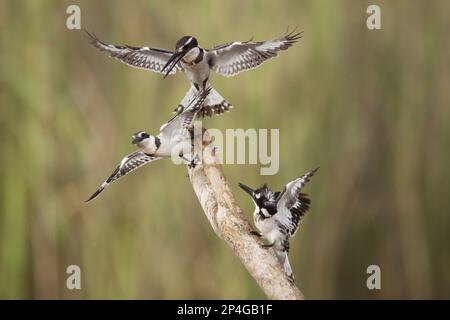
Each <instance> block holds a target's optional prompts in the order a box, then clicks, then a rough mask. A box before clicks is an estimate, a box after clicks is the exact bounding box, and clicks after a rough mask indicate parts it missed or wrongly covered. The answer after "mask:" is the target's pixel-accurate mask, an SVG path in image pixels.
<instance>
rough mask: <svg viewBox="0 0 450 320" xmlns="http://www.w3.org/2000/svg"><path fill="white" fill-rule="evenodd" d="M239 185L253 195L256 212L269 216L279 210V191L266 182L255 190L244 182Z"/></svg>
mask: <svg viewBox="0 0 450 320" xmlns="http://www.w3.org/2000/svg"><path fill="white" fill-rule="evenodd" d="M239 187H241V188H242V189H243V190H244V191H245V192H247V193H248V194H249V195H250V196H251V197H252V200H253V202H254V203H255V207H256V208H255V213H259V214H261V215H263V216H265V217H269V216H271V215H274V214H275V213H276V212H277V198H278V194H279V192H273V191H272V190H271V189H270V188H269V187H268V186H267V185H266V184H264V185H263V186H262V187H260V188H258V189H255V190H253V189H252V188H250V187H248V186H246V185H245V184H243V183H239Z"/></svg>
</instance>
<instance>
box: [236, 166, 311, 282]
mask: <svg viewBox="0 0 450 320" xmlns="http://www.w3.org/2000/svg"><path fill="white" fill-rule="evenodd" d="M317 170H318V168H317V169H315V170H312V171H309V172H307V173H305V174H304V175H302V176H301V177H300V178H298V179H295V180H293V181H291V182H289V183H288V184H287V185H286V186H285V187H284V189H283V191H281V192H274V191H272V190H271V189H270V188H268V187H267V185H263V186H262V187H261V188H259V189H256V190H253V189H251V188H250V187H248V186H246V185H245V184H243V183H239V186H240V187H241V188H242V189H243V190H244V191H245V192H247V193H248V194H249V195H250V196H251V197H252V200H253V202H254V204H255V211H254V213H253V219H254V223H255V226H256V227H257V228H258V230H259V232H260V233H256V234H258V235H259V236H262V237H264V238H265V239H266V240H267V241H268V242H269V244H268V245H265V246H266V247H271V248H273V250H274V252H275V254H276V256H277V258H278V260H279V261H280V263H281V264H282V266H283V268H284V271H285V272H286V274H287V275H288V276H289V277H290V278H291V279H294V274H293V272H292V268H291V265H290V264H289V259H288V253H289V239H290V238H291V237H292V236H294V235H295V233H296V231H297V230H298V227H299V225H300V220H301V218H302V217H303V216H304V215H305V213H306V212H307V211H308V210H309V207H310V205H311V200H310V199H309V198H308V195H306V194H304V193H301V192H300V190H301V189H302V188H303V187H304V186H305V184H306V183H307V182H308V181H309V180H310V178H311V177H312V176H313V175H314V173H316V171H317Z"/></svg>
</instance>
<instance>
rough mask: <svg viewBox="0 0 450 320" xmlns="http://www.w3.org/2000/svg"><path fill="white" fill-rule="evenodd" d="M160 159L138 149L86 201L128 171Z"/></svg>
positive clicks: (121, 162)
mask: <svg viewBox="0 0 450 320" xmlns="http://www.w3.org/2000/svg"><path fill="white" fill-rule="evenodd" d="M159 159H161V158H159V157H155V156H151V155H148V154H146V153H145V152H143V151H136V152H133V153H131V154H129V155H127V156H126V157H125V158H123V159H122V161H120V164H119V166H118V167H117V168H116V169H115V170H114V172H113V173H112V174H111V175H110V176H109V178H108V179H106V180H105V182H103V183H102V184H101V186H100V188H98V189H97V191H95V192H94V194H92V196H90V197H89V199H88V200H86V202H88V201H91V200H92V199H94V198H95V197H97V196H98V195H99V194H100V193H101V192H102V191H103V190H104V189H105V188H106V187H108V186H109V185H110V184H111V183H112V182H114V181H116V180H117V179H119V178H121V177H123V176H124V175H126V174H127V173H130V172H131V171H133V170H136V169H137V168H139V167H141V166H143V165H144V164H147V163H149V162H152V161H155V160H159Z"/></svg>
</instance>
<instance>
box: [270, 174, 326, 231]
mask: <svg viewBox="0 0 450 320" xmlns="http://www.w3.org/2000/svg"><path fill="white" fill-rule="evenodd" d="M318 169H319V168H317V169H314V170H312V171H309V172H307V173H305V174H304V175H302V176H301V177H300V178H298V179H295V180H293V181H291V182H289V183H288V184H287V185H286V187H285V188H284V189H283V191H282V192H281V193H280V195H279V200H278V204H277V211H278V213H277V220H278V223H279V224H280V226H281V227H282V228H283V229H285V230H286V231H287V233H288V234H289V235H291V236H293V235H294V234H295V232H296V231H297V229H298V226H299V222H300V219H301V217H303V216H304V215H305V213H306V212H307V211H308V210H309V207H310V205H311V200H310V199H309V198H308V195H307V194H305V193H301V192H300V190H301V189H302V188H303V187H304V186H305V184H306V183H307V182H309V180H310V179H311V177H312V176H313V175H314V174H315V173H316V171H317V170H318Z"/></svg>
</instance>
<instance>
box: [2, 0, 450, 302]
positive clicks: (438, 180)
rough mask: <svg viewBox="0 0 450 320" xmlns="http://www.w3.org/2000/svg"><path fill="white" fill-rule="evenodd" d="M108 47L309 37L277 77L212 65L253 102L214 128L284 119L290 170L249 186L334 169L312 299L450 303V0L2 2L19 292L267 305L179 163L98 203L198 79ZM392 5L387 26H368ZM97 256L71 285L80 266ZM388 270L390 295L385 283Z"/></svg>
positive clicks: (311, 227) (309, 269) (306, 273)
mask: <svg viewBox="0 0 450 320" xmlns="http://www.w3.org/2000/svg"><path fill="white" fill-rule="evenodd" d="M70 4H78V5H79V6H80V7H81V21H82V28H86V29H87V30H89V31H93V32H95V33H96V34H97V35H98V36H99V37H100V38H101V39H103V40H105V41H106V42H110V43H115V44H129V45H137V46H140V45H147V46H156V47H162V48H172V47H174V44H175V42H176V40H178V38H180V37H181V36H182V35H186V34H190V35H195V36H196V37H197V38H198V39H199V41H200V44H201V45H202V46H204V47H206V48H208V47H212V46H214V45H217V44H221V43H225V42H229V41H233V40H247V39H249V38H250V37H251V36H254V38H255V40H263V39H270V38H274V37H277V36H279V35H282V34H283V33H284V32H285V30H286V28H287V26H288V25H289V26H291V27H292V26H296V25H297V26H298V27H299V28H300V29H301V30H304V37H303V39H301V41H300V42H299V43H298V45H296V46H295V47H293V48H291V49H289V50H288V51H286V52H282V53H281V54H280V56H279V57H277V58H276V59H273V60H271V61H269V62H267V63H265V64H264V65H263V66H262V67H261V68H259V69H257V70H253V71H251V72H247V73H243V74H240V75H239V76H238V77H236V78H224V77H220V76H218V75H215V74H214V75H213V76H212V81H213V84H214V85H215V87H216V88H217V90H218V91H219V92H220V93H221V94H222V95H223V96H224V97H226V98H227V99H229V100H230V101H231V102H233V104H234V105H235V106H236V107H235V109H234V110H233V111H232V112H230V113H228V114H226V115H224V116H222V117H216V118H212V119H208V120H207V121H206V122H205V125H206V126H207V127H213V128H219V129H223V130H225V129H226V128H245V129H246V128H280V140H281V146H280V151H281V157H280V170H279V173H278V174H277V175H274V176H260V175H259V167H260V166H259V165H226V166H224V170H225V172H226V174H227V176H228V178H229V180H230V182H231V183H232V187H233V189H234V190H235V195H236V197H237V199H238V201H239V203H240V204H241V206H242V207H243V209H244V210H245V211H246V213H247V214H248V216H249V218H250V217H251V213H252V212H253V204H252V203H251V201H250V199H249V198H247V196H246V194H244V192H242V191H241V190H240V189H239V188H238V187H237V183H238V181H242V182H245V183H247V184H248V185H250V186H258V185H261V184H262V183H264V182H267V183H268V184H269V185H271V186H272V187H274V188H276V189H281V188H282V186H283V185H284V184H285V183H286V182H287V181H289V180H292V179H293V178H295V177H297V176H299V175H300V174H303V173H304V172H305V171H307V170H309V169H312V168H315V167H317V166H320V171H319V172H318V173H317V175H316V176H315V177H314V178H313V179H312V182H311V183H310V184H308V186H307V187H306V188H305V191H306V192H307V193H309V194H310V196H311V198H312V201H313V204H312V210H311V212H310V213H309V214H308V215H307V216H306V218H305V219H304V222H303V224H302V226H301V229H300V232H299V233H298V234H297V235H296V237H295V238H293V240H292V242H291V253H290V257H291V263H292V265H293V269H294V272H295V275H296V278H297V281H298V283H299V286H300V288H301V289H302V291H303V292H304V294H305V295H306V297H307V298H319V299H320V298H331V299H333V298H344V299H345V298H370V299H380V298H450V273H449V270H450V250H449V243H450V234H449V228H450V216H449V213H450V212H449V211H450V201H449V198H450V197H449V190H450V179H449V178H450V172H449V163H450V151H449V147H450V108H449V107H450V59H449V58H450V41H449V37H448V33H449V30H450V2H444V1H437V0H436V1H409V0H408V1H407V0H401V1H400V0H399V1H349V0H348V1H333V0H330V1H325V0H320V1H317V0H311V1H240V0H236V1H226V2H224V1H220V2H219V1H214V2H212V1H144V0H138V1H133V2H124V1H118V0H117V1H106V0H105V1H56V0H55V1H31V0H28V1H27V0H24V1H5V0H1V1H0V105H1V107H0V134H1V139H0V152H1V156H0V164H1V168H2V170H0V178H1V179H0V298H26V299H28V298H33V299H34V298H41V299H42V298H62V299H72V298H87V299H92V298H120V299H122V298H125V299H128V298H140V299H141V298H145V299H147V298H148V299H154V298H175V299H184V298H193V299H197V298H211V299H216V298H237V299H246V298H256V299H259V298H264V295H263V294H262V292H261V291H260V289H259V288H258V286H257V285H256V284H255V282H254V281H253V280H252V279H251V278H250V276H249V275H248V273H247V272H246V270H245V269H244V267H243V266H242V265H241V263H240V262H239V261H238V259H237V258H236V257H235V256H234V254H233V253H232V251H231V250H230V249H229V248H228V247H226V246H225V244H224V243H223V242H222V241H220V240H219V239H218V238H217V237H216V236H215V234H214V233H213V231H212V229H211V227H210V225H209V223H208V221H207V219H206V218H205V216H204V214H203V212H202V210H201V207H200V205H199V203H198V201H197V198H196V197H195V194H194V192H193V190H192V188H191V185H190V183H189V181H188V179H187V178H186V177H185V175H186V170H185V168H184V167H183V166H174V165H173V164H172V163H171V161H169V160H166V161H159V162H156V163H153V164H151V165H149V166H147V167H145V168H143V169H140V170H139V173H138V174H136V173H134V174H130V175H129V176H127V177H125V178H123V179H122V180H121V181H120V182H119V183H116V184H114V185H113V186H112V187H110V188H109V189H108V190H107V191H106V192H104V193H103V194H102V195H101V197H99V198H98V199H96V200H95V201H93V202H91V203H89V204H86V203H85V202H84V200H85V199H86V198H87V197H88V196H89V195H90V194H91V193H92V192H93V191H94V190H95V189H96V188H97V186H98V185H99V183H101V182H102V181H103V179H105V178H106V177H107V176H108V175H109V174H110V173H111V171H112V170H113V169H114V168H115V166H116V164H117V163H118V161H119V160H120V159H121V158H122V157H123V156H124V155H125V154H127V153H129V152H131V151H132V150H133V147H132V146H131V145H130V136H131V134H132V133H134V132H136V131H137V130H140V129H146V130H148V131H149V132H155V131H157V129H158V128H159V126H160V125H161V124H162V123H163V122H164V121H166V120H167V119H168V118H169V117H170V116H171V113H170V112H171V111H172V109H173V108H174V107H175V106H176V105H177V104H178V102H179V101H180V100H181V98H182V97H183V96H184V93H185V91H186V90H187V88H188V83H187V81H186V79H185V76H184V75H177V76H175V77H171V78H168V79H166V80H163V78H162V76H160V75H158V74H153V73H150V72H145V71H142V70H137V69H133V68H130V67H127V66H125V65H124V64H121V63H120V62H118V61H116V60H113V59H110V58H107V57H106V56H105V55H104V54H102V53H99V52H98V51H97V50H96V49H95V48H93V47H92V46H90V45H89V44H88V40H87V37H86V36H85V34H84V32H83V31H78V30H74V31H71V30H68V29H67V28H66V27H65V26H66V18H67V16H68V15H67V14H66V8H67V6H68V5H70ZM369 4H378V5H380V7H381V14H382V30H379V31H370V30H368V29H367V28H366V18H367V17H368V15H367V14H366V8H367V6H368V5H369ZM71 264H76V265H79V266H80V267H81V272H82V290H74V291H69V290H67V289H66V286H65V283H66V278H67V275H66V273H65V270H66V267H67V266H68V265H71ZM371 264H377V265H379V266H380V267H381V272H382V289H381V290H374V291H369V290H368V289H367V288H366V278H367V274H366V268H367V266H369V265H371Z"/></svg>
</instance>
